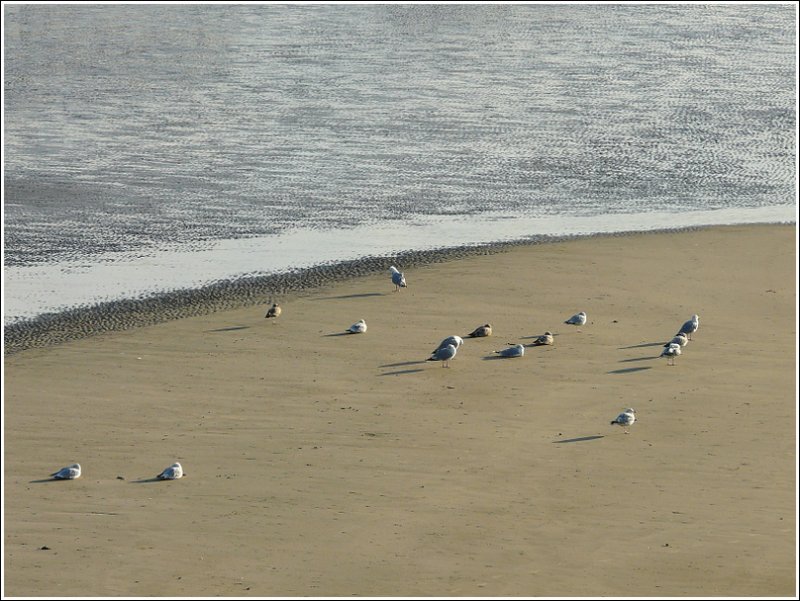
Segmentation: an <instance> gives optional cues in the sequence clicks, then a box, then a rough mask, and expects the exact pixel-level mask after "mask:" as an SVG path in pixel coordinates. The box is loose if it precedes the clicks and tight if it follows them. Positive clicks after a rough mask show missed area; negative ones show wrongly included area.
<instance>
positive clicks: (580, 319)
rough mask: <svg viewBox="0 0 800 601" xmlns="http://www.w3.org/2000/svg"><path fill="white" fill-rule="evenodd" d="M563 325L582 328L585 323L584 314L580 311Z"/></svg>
mask: <svg viewBox="0 0 800 601" xmlns="http://www.w3.org/2000/svg"><path fill="white" fill-rule="evenodd" d="M564 323H568V324H570V325H573V326H582V325H584V324H585V323H586V312H585V311H581V312H580V313H576V314H575V315H573V316H572V317H570V318H569V319H568V320H567V321H565V322H564Z"/></svg>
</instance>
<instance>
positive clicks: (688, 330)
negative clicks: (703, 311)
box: [678, 315, 700, 340]
mask: <svg viewBox="0 0 800 601" xmlns="http://www.w3.org/2000/svg"><path fill="white" fill-rule="evenodd" d="M699 327H700V317H699V316H698V315H692V318H691V319H690V320H689V321H687V322H686V323H685V324H683V325H682V326H681V329H680V330H678V334H686V337H687V338H688V339H689V340H691V339H692V334H694V333H695V332H696V331H697V328H699Z"/></svg>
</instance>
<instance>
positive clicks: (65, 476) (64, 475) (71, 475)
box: [50, 463, 81, 480]
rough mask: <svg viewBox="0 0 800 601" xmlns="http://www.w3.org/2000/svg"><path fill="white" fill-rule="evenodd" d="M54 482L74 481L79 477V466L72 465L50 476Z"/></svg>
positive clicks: (78, 464) (77, 464) (76, 464)
mask: <svg viewBox="0 0 800 601" xmlns="http://www.w3.org/2000/svg"><path fill="white" fill-rule="evenodd" d="M50 475H51V476H52V477H53V479H54V480H74V479H75V478H80V477H81V464H80V463H73V464H72V465H68V466H67V467H62V468H61V469H60V470H58V471H57V472H53V473H52V474H50Z"/></svg>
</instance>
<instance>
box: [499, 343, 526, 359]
mask: <svg viewBox="0 0 800 601" xmlns="http://www.w3.org/2000/svg"><path fill="white" fill-rule="evenodd" d="M508 344H511V343H510V342H509V343H508ZM494 352H495V353H497V354H498V355H500V356H501V357H522V356H523V355H524V354H525V347H524V346H523V345H521V344H515V345H514V346H510V347H508V348H504V349H503V350H502V351H494Z"/></svg>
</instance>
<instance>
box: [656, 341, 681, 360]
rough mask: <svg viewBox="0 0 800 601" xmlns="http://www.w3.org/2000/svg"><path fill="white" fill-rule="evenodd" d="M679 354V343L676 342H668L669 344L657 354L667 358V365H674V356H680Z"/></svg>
mask: <svg viewBox="0 0 800 601" xmlns="http://www.w3.org/2000/svg"><path fill="white" fill-rule="evenodd" d="M680 354H681V345H680V344H678V343H677V342H670V344H669V346H668V347H666V348H664V350H663V351H662V352H661V355H659V356H660V357H666V358H667V359H668V363H667V365H675V357H678V356H680Z"/></svg>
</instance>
